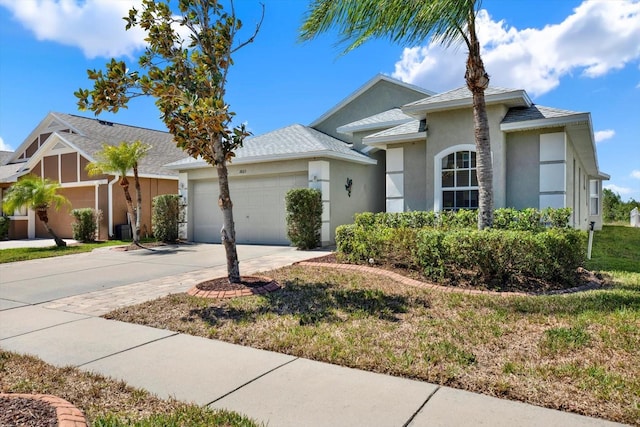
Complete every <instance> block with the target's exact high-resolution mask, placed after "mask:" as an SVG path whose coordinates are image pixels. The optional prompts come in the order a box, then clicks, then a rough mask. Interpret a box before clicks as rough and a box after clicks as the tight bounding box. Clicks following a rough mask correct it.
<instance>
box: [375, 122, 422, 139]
mask: <svg viewBox="0 0 640 427" xmlns="http://www.w3.org/2000/svg"><path fill="white" fill-rule="evenodd" d="M426 130H427V122H426V120H412V121H410V122H409V123H404V124H401V125H399V126H396V127H393V128H391V129H387V130H383V131H382V132H378V133H374V134H373V135H369V136H367V137H365V138H364V141H366V140H367V139H373V138H382V137H388V136H400V135H411V134H416V133H419V132H424V131H426Z"/></svg>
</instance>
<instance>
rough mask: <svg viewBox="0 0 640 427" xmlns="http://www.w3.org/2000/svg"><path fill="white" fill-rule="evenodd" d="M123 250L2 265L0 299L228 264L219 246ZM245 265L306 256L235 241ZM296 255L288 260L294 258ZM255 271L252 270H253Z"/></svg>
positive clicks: (37, 299) (48, 297) (30, 299)
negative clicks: (240, 243) (238, 243)
mask: <svg viewBox="0 0 640 427" xmlns="http://www.w3.org/2000/svg"><path fill="white" fill-rule="evenodd" d="M153 249H154V250H144V249H140V250H135V251H122V250H116V249H114V248H101V249H98V250H95V251H93V252H89V253H83V254H76V255H66V256H61V257H55V258H44V259H38V260H31V261H22V262H14V263H7V264H0V299H1V300H5V303H7V301H12V302H15V303H20V304H40V303H43V302H48V301H53V300H57V299H60V298H65V297H70V296H74V295H80V294H86V293H89V292H94V291H100V290H104V289H110V288H114V287H119V286H124V285H128V284H131V283H137V282H145V281H151V280H153V279H158V278H162V277H167V276H175V275H179V274H182V273H188V272H192V271H196V270H203V269H211V268H217V269H219V270H220V271H221V272H223V271H224V269H225V268H226V256H225V252H224V247H223V246H222V245H219V244H186V245H171V246H162V247H157V248H153ZM237 250H238V257H239V258H240V271H241V273H242V274H246V272H244V271H243V265H247V264H251V265H252V266H254V267H255V266H258V267H259V266H260V263H261V259H265V262H266V260H270V259H273V257H274V256H275V257H278V258H281V257H283V256H284V257H288V256H291V257H292V258H298V257H300V256H303V257H307V258H310V257H311V256H313V255H310V254H309V253H308V252H307V253H301V252H300V251H297V250H296V249H295V248H292V247H287V246H253V245H239V246H238V247H237ZM295 260H296V259H292V262H293V261H295ZM253 270H255V268H253Z"/></svg>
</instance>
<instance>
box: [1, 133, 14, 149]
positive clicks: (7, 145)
mask: <svg viewBox="0 0 640 427" xmlns="http://www.w3.org/2000/svg"><path fill="white" fill-rule="evenodd" d="M0 151H13V148H11V146H10V145H9V144H5V142H4V139H2V137H1V136H0Z"/></svg>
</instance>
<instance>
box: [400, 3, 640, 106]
mask: <svg viewBox="0 0 640 427" xmlns="http://www.w3.org/2000/svg"><path fill="white" fill-rule="evenodd" d="M477 27H478V37H479V39H480V41H481V43H482V58H483V61H484V63H485V67H486V69H487V72H488V73H489V74H490V76H491V84H492V85H493V86H503V87H513V88H524V89H526V90H527V91H528V92H529V93H530V94H532V95H534V96H535V95H541V94H543V93H546V92H549V91H551V90H552V89H554V88H555V87H557V86H558V85H559V83H560V78H561V77H562V76H565V75H570V74H573V73H579V74H581V75H582V76H584V77H588V78H596V77H599V76H603V75H605V74H607V73H608V72H610V71H612V70H616V69H621V68H623V67H624V66H625V65H627V64H628V63H630V62H632V61H635V60H637V59H638V58H640V43H638V40H640V2H637V1H624V2H623V1H597V0H591V1H589V0H585V1H584V2H583V3H582V4H581V5H580V6H578V7H577V8H575V9H574V11H573V14H572V15H570V16H568V17H567V18H566V19H565V20H564V21H563V22H561V23H559V24H554V25H547V26H545V27H544V28H542V29H537V28H525V29H522V30H518V29H516V28H515V27H512V26H508V24H507V23H506V22H505V21H498V22H496V21H493V20H492V19H491V17H490V16H489V14H488V13H487V12H486V11H484V10H483V11H480V13H479V15H478V21H477ZM465 58H466V46H461V47H459V48H458V49H457V50H455V51H453V50H452V49H448V50H444V49H443V48H442V47H440V46H438V45H434V44H428V45H426V46H422V47H414V48H407V49H405V50H404V51H403V53H402V57H401V58H400V60H399V61H398V62H397V63H396V66H395V72H394V73H393V76H394V77H396V78H399V79H401V80H403V81H406V82H409V83H413V84H417V85H421V86H424V87H427V88H429V89H432V90H445V89H451V88H453V87H456V86H462V85H463V84H464V80H463V77H464V66H465V62H466V61H465ZM442 70H447V71H446V72H442Z"/></svg>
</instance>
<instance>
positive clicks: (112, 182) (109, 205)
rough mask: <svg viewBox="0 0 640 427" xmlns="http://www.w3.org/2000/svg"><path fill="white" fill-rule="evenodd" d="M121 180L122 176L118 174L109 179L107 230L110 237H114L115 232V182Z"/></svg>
mask: <svg viewBox="0 0 640 427" xmlns="http://www.w3.org/2000/svg"><path fill="white" fill-rule="evenodd" d="M119 180H120V178H119V177H118V176H117V175H116V176H115V177H114V178H113V179H112V180H111V181H109V184H108V186H107V201H108V208H107V209H108V210H109V212H108V216H109V225H108V227H109V229H108V230H107V234H108V235H109V237H113V234H114V230H113V184H115V183H116V182H118V181H119Z"/></svg>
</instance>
